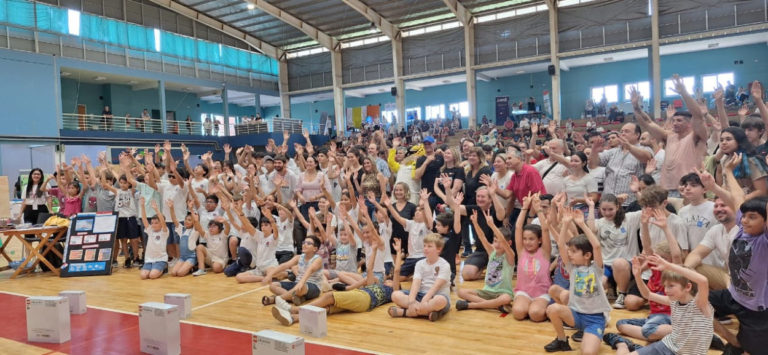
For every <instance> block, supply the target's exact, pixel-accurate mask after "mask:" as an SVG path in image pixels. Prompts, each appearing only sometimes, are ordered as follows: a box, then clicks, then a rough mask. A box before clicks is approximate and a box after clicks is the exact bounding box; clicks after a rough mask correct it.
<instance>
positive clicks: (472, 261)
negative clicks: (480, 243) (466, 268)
mask: <svg viewBox="0 0 768 355" xmlns="http://www.w3.org/2000/svg"><path fill="white" fill-rule="evenodd" d="M464 265H472V266H476V267H477V268H478V270H482V269H485V267H486V266H488V253H486V252H484V251H482V250H477V251H475V252H474V253H472V255H470V256H469V257H468V258H467V260H464Z"/></svg>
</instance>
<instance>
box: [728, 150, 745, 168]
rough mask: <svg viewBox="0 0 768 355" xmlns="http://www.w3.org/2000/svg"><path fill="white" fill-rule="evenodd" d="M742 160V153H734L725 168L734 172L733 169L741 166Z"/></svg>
mask: <svg viewBox="0 0 768 355" xmlns="http://www.w3.org/2000/svg"><path fill="white" fill-rule="evenodd" d="M741 159H742V157H741V153H734V154H733V155H732V156H731V158H730V159H728V160H727V161H726V162H725V168H726V169H728V170H731V171H733V169H735V168H736V167H737V166H739V165H741Z"/></svg>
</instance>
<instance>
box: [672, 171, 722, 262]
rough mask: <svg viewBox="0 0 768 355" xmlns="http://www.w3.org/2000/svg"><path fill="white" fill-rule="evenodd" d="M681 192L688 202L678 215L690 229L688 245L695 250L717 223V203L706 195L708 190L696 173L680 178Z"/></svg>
mask: <svg viewBox="0 0 768 355" xmlns="http://www.w3.org/2000/svg"><path fill="white" fill-rule="evenodd" d="M680 192H681V194H682V195H683V198H684V199H685V200H686V201H688V204H687V205H685V206H683V208H681V209H680V211H678V212H677V215H678V216H680V218H682V219H683V222H684V223H685V226H686V227H687V229H688V247H689V249H691V250H693V249H694V248H696V246H697V245H699V243H701V241H702V240H703V239H704V236H705V235H707V231H709V229H710V228H712V227H713V226H714V225H715V224H717V221H716V220H715V213H714V210H715V203H714V202H712V201H709V200H707V199H706V198H705V197H704V192H706V190H705V189H704V186H703V185H702V184H701V179H700V178H699V176H698V175H696V173H690V174H688V175H685V176H683V177H682V178H680ZM707 261H709V260H707Z"/></svg>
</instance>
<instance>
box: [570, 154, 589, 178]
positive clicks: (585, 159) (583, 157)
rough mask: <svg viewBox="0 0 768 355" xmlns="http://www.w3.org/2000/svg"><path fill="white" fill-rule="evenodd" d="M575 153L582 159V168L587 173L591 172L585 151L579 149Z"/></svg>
mask: <svg viewBox="0 0 768 355" xmlns="http://www.w3.org/2000/svg"><path fill="white" fill-rule="evenodd" d="M573 155H575V156H577V157H579V159H580V160H581V164H582V165H581V169H582V170H584V172H585V173H589V168H587V165H588V164H589V163H588V162H587V155H586V154H584V152H579V151H577V152H574V153H573Z"/></svg>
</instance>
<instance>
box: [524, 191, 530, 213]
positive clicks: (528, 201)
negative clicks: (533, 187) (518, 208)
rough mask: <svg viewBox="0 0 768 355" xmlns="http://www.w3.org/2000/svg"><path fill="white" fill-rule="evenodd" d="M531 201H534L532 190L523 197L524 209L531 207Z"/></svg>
mask: <svg viewBox="0 0 768 355" xmlns="http://www.w3.org/2000/svg"><path fill="white" fill-rule="evenodd" d="M531 202H532V198H531V192H530V191H528V196H524V197H523V209H524V210H527V209H530V208H531Z"/></svg>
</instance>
